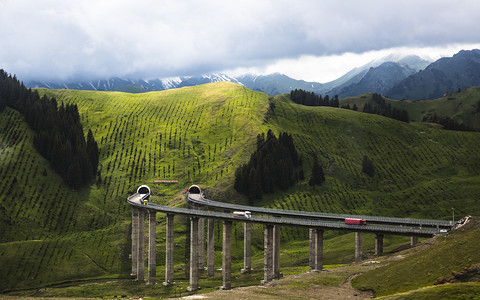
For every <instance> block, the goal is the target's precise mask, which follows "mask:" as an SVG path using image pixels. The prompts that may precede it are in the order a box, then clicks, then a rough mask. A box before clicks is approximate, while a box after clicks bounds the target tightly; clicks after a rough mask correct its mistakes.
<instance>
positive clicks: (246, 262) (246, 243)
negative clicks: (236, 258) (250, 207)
mask: <svg viewBox="0 0 480 300" xmlns="http://www.w3.org/2000/svg"><path fill="white" fill-rule="evenodd" d="M251 270H252V223H248V222H245V223H243V269H242V270H241V272H242V273H248V272H250V271H251Z"/></svg>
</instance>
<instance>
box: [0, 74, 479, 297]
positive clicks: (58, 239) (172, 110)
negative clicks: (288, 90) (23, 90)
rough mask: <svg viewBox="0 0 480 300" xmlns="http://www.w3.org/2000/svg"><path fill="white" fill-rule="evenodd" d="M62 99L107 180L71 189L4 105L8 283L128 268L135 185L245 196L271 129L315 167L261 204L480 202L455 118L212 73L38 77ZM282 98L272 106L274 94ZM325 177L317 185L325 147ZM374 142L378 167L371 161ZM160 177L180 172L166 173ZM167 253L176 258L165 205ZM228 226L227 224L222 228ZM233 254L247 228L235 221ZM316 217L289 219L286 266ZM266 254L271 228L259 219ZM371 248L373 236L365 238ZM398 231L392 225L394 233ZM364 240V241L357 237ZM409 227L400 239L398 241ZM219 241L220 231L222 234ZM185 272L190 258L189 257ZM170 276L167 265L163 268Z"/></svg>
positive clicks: (465, 205)
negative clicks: (116, 85)
mask: <svg viewBox="0 0 480 300" xmlns="http://www.w3.org/2000/svg"><path fill="white" fill-rule="evenodd" d="M39 92H40V93H41V94H47V95H49V96H55V97H56V98H57V101H58V102H59V103H61V102H64V103H75V104H77V105H78V108H79V112H80V115H81V119H82V123H83V126H84V130H85V131H88V130H89V129H92V131H93V132H94V135H95V138H96V140H97V141H98V142H99V148H100V151H101V157H100V174H101V180H100V181H99V182H98V183H96V184H92V185H91V186H90V187H88V188H84V189H82V190H79V191H73V190H71V189H68V188H67V187H66V186H65V185H64V184H63V183H62V181H61V179H60V178H59V177H58V176H57V175H56V174H55V173H54V172H53V171H52V170H51V168H50V167H49V165H48V163H47V162H46V161H45V160H44V159H43V158H42V157H40V156H39V155H38V154H37V153H36V151H35V150H34V148H33V146H32V139H33V133H32V132H31V130H30V129H29V128H28V126H27V125H26V124H25V123H24V121H23V118H22V116H21V115H20V114H19V113H17V112H16V111H14V110H12V109H8V108H7V109H6V110H5V111H3V112H2V113H0V145H1V148H0V155H1V162H0V166H1V169H0V174H1V176H2V177H1V178H2V180H1V181H0V209H1V212H2V218H1V223H0V224H1V226H2V227H1V229H2V235H1V237H0V242H1V244H0V265H2V266H4V267H2V268H1V270H0V279H1V280H0V291H1V290H11V289H20V288H28V287H39V286H44V285H47V284H51V283H57V282H62V281H69V280H78V279H85V278H92V277H109V278H111V277H119V276H120V277H128V274H129V267H130V266H129V264H130V261H129V260H128V254H129V252H130V249H129V247H130V244H129V222H130V208H129V207H128V205H127V204H126V202H125V199H126V197H127V196H128V195H129V194H131V193H133V192H134V191H135V189H136V187H138V186H139V185H141V184H149V185H150V186H151V187H152V189H153V193H154V194H155V195H156V196H155V197H153V199H152V200H153V201H155V202H157V203H162V204H163V203H168V204H171V205H172V204H175V205H176V204H180V203H182V199H181V191H183V190H184V189H185V188H186V187H188V186H189V185H190V184H192V183H195V184H200V185H201V186H202V187H204V188H207V193H208V195H209V197H211V198H214V199H217V200H225V201H235V202H243V203H246V199H244V198H243V196H240V195H238V194H237V193H236V192H235V191H234V190H233V189H232V186H233V177H234V172H235V169H236V168H237V167H238V166H239V165H241V164H243V163H245V162H246V161H247V160H248V158H249V156H250V154H251V153H252V152H253V150H254V147H255V142H256V136H257V134H259V133H262V132H264V133H266V132H267V131H268V129H272V130H273V131H274V132H275V133H276V134H277V135H278V133H280V132H283V131H287V132H289V133H291V134H292V135H293V138H294V142H295V144H296V147H297V150H298V151H299V152H300V153H301V155H302V157H303V168H304V171H305V174H306V177H307V178H306V179H305V180H304V181H301V182H299V183H298V184H297V185H296V186H294V187H292V188H290V189H288V190H285V191H278V192H277V193H275V194H270V195H266V196H264V198H263V199H262V200H258V201H257V205H262V206H268V207H278V208H285V209H297V210H310V211H323V212H332V213H334V212H345V213H362V214H374V215H387V216H398V217H403V216H410V217H422V218H442V219H449V218H450V216H451V208H452V207H455V212H456V213H457V214H475V215H478V214H480V203H477V195H478V194H479V193H480V186H479V185H478V182H480V153H479V152H478V151H477V149H478V145H480V134H479V133H472V132H454V131H444V130H440V129H436V128H433V127H431V126H429V125H428V124H419V123H410V124H407V123H402V122H398V121H395V120H392V119H387V118H384V117H381V116H377V115H370V114H364V113H360V112H354V111H350V110H345V109H337V108H328V107H305V106H301V105H297V104H294V103H292V102H291V101H290V100H289V99H288V98H287V97H286V96H278V97H275V98H274V99H272V98H271V99H269V97H268V95H266V94H263V93H259V92H254V91H251V90H248V89H246V88H244V87H242V86H240V85H235V84H232V83H225V82H220V83H213V84H208V85H202V86H197V87H188V88H181V89H176V90H168V91H162V92H152V93H144V94H126V93H120V92H93V91H73V90H39ZM271 101H272V102H273V103H274V104H275V110H274V112H273V113H269V114H267V110H268V107H269V103H270V102H271ZM314 153H315V154H316V155H317V156H318V158H319V161H320V162H321V164H322V165H323V166H324V169H325V174H326V182H325V183H324V184H323V185H322V186H321V187H316V188H313V187H310V186H308V184H307V182H308V177H309V175H310V171H311V166H312V157H311V156H312V154H314ZM364 155H367V156H368V157H369V158H370V159H372V160H373V162H374V165H375V176H374V177H373V178H370V177H367V176H366V175H365V174H363V173H362V172H361V162H362V158H363V156H364ZM156 179H172V180H178V181H179V183H178V184H169V185H167V184H154V183H153V181H154V180H156ZM157 222H158V223H159V224H160V225H159V226H158V228H157V231H158V247H157V249H158V251H157V261H158V264H159V268H161V266H162V265H161V264H162V261H163V260H164V254H165V253H164V244H163V242H164V230H165V229H164V226H163V225H162V224H164V219H163V216H162V215H159V216H158V218H157ZM176 223H177V224H176V229H175V231H176V244H177V245H178V247H176V249H177V250H176V253H175V262H176V264H178V265H180V264H181V262H182V261H183V256H184V252H182V251H183V245H184V242H185V230H186V226H185V220H184V219H182V218H176ZM216 230H217V231H216V232H218V234H220V227H219V226H217V229H216ZM234 232H235V236H237V235H238V240H237V239H235V244H234V247H233V249H232V251H233V256H234V263H240V261H239V259H240V258H241V256H242V248H243V247H242V245H243V242H242V241H241V236H242V231H241V228H240V226H235V227H234ZM307 234H308V232H307V230H301V229H296V228H285V229H284V230H282V245H284V246H282V249H283V250H282V251H283V252H282V265H285V266H287V265H292V266H293V265H299V264H304V265H307V262H306V260H308V256H307V255H306V253H307V248H306V247H307V244H306V242H305V238H307ZM325 236H326V239H327V240H326V242H325V247H326V249H328V250H327V251H326V263H327V264H336V263H345V262H349V261H351V259H352V258H353V238H352V236H351V234H347V235H339V233H336V232H328V233H326V235H325ZM253 238H254V248H255V253H257V255H258V256H259V263H260V264H261V263H262V262H261V261H262V260H261V251H262V249H263V248H262V247H263V246H262V243H263V233H262V231H261V230H255V231H254V235H253ZM366 239H367V242H366V246H365V247H366V249H365V251H366V252H368V249H371V247H372V246H373V239H371V237H366ZM388 239H389V238H387V240H388ZM350 240H352V242H351V244H348V241H350ZM405 242H406V240H405V239H404V238H402V239H397V238H390V240H388V241H387V242H386V243H387V244H388V245H389V247H390V248H389V249H392V250H393V249H394V248H395V247H397V246H398V245H400V244H401V243H405ZM218 246H220V243H219V244H218ZM179 272H181V269H179ZM158 274H159V281H160V280H161V276H162V275H161V274H162V273H161V272H160V271H159V273H158Z"/></svg>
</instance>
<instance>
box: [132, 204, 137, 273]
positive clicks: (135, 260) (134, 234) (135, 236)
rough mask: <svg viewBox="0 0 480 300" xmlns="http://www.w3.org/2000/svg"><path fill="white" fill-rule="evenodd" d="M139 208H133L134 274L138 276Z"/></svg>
mask: <svg viewBox="0 0 480 300" xmlns="http://www.w3.org/2000/svg"><path fill="white" fill-rule="evenodd" d="M137 243H138V208H136V207H135V206H134V207H133V208H132V254H131V257H132V273H131V275H132V276H137V256H138V254H137V252H138V245H137Z"/></svg>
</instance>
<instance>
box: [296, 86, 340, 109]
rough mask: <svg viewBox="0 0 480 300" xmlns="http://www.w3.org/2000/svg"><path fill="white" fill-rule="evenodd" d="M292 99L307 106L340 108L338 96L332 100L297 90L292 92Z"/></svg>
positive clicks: (326, 96) (328, 97)
mask: <svg viewBox="0 0 480 300" xmlns="http://www.w3.org/2000/svg"><path fill="white" fill-rule="evenodd" d="M290 99H292V101H293V102H295V103H298V104H302V105H306V106H331V107H338V106H339V104H340V100H338V95H335V96H334V97H333V99H330V96H328V95H325V97H322V95H317V94H315V93H314V92H307V91H305V90H302V89H295V90H292V91H291V92H290Z"/></svg>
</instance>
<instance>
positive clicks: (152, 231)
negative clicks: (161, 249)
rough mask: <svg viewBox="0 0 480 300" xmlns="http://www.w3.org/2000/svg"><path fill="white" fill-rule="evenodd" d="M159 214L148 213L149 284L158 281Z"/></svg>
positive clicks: (151, 211) (154, 212) (152, 211)
mask: <svg viewBox="0 0 480 300" xmlns="http://www.w3.org/2000/svg"><path fill="white" fill-rule="evenodd" d="M156 250H157V212H156V211H154V210H149V211H148V284H155V282H156V280H157V257H156Z"/></svg>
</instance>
